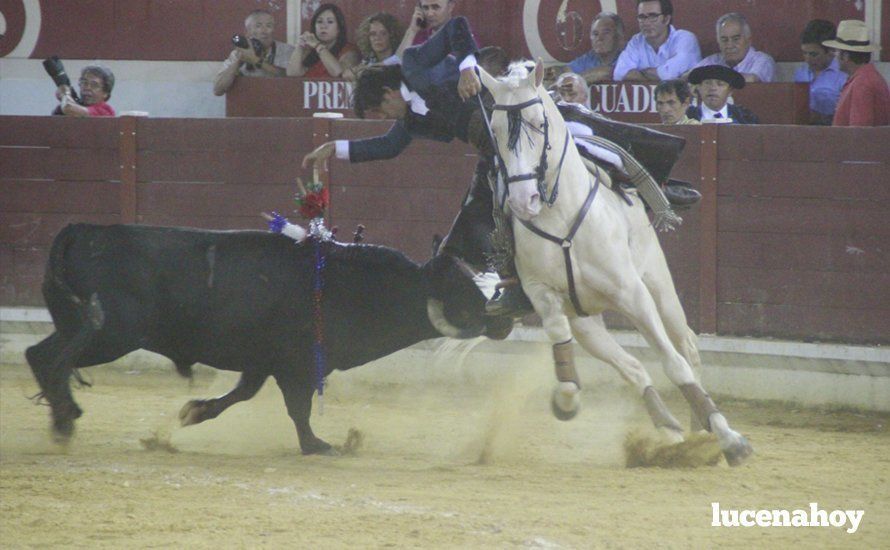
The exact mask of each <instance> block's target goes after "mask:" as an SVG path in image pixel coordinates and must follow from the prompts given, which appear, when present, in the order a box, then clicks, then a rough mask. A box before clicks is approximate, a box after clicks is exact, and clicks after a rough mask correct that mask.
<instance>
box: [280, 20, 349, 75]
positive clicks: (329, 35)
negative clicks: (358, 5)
mask: <svg viewBox="0 0 890 550" xmlns="http://www.w3.org/2000/svg"><path fill="white" fill-rule="evenodd" d="M311 28H312V32H304V33H303V34H302V35H301V36H300V38H299V39H298V40H297V45H298V47H297V49H296V50H294V53H293V55H292V56H291V58H290V62H289V63H288V64H287V75H288V76H303V77H309V78H319V77H329V76H333V77H335V78H337V77H340V76H341V75H342V74H343V71H345V70H346V69H350V68H352V67H353V66H355V65H357V64H358V62H359V52H358V48H356V47H355V46H354V45H353V44H350V43H349V42H347V41H346V18H345V17H344V16H343V12H342V11H341V10H340V8H338V7H337V6H335V5H334V4H322V5H321V6H319V7H318V10H316V12H315V15H313V16H312V23H311Z"/></svg>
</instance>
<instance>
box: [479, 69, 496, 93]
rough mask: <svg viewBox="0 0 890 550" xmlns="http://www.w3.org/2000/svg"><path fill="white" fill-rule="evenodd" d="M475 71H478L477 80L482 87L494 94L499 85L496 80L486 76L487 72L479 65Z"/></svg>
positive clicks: (488, 75)
mask: <svg viewBox="0 0 890 550" xmlns="http://www.w3.org/2000/svg"><path fill="white" fill-rule="evenodd" d="M476 69H478V71H479V79H480V80H481V81H482V85H483V86H485V87H486V88H488V91H489V92H491V93H492V94H494V90H495V88H496V87H497V85H498V84H499V82H498V80H497V79H496V78H495V77H493V76H491V75H490V74H488V71H486V70H485V69H483V68H482V66H481V65H477V66H476Z"/></svg>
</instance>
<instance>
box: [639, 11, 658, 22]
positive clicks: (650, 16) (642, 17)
mask: <svg viewBox="0 0 890 550" xmlns="http://www.w3.org/2000/svg"><path fill="white" fill-rule="evenodd" d="M662 15H664V14H663V13H640V14H637V21H641V22H642V21H655V20H656V19H658V18H659V17H661V16H662Z"/></svg>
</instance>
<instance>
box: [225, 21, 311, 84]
mask: <svg viewBox="0 0 890 550" xmlns="http://www.w3.org/2000/svg"><path fill="white" fill-rule="evenodd" d="M274 33H275V18H274V17H273V16H272V14H271V13H269V12H268V11H266V10H254V11H252V12H250V14H248V16H247V18H246V19H245V20H244V34H245V37H246V38H247V39H248V40H251V39H254V40H258V41H259V43H260V44H261V45H262V52H261V53H262V55H259V56H258V55H257V54H256V52H255V51H254V49H253V48H252V47H250V48H238V47H235V49H233V50H232V53H230V54H229V57H228V58H226V60H225V61H223V64H222V68H220V70H219V72H218V73H217V74H216V77H214V79H213V93H214V94H215V95H223V94H225V93H226V92H227V91H229V88H231V87H232V84H234V83H235V79H236V78H237V77H238V75H241V76H284V70H285V68H287V60H288V59H290V56H291V53H293V51H294V47H293V46H291V45H290V44H285V43H284V42H279V41H277V40H275V39H273V38H272V35H273V34H274Z"/></svg>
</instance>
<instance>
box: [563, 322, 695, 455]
mask: <svg viewBox="0 0 890 550" xmlns="http://www.w3.org/2000/svg"><path fill="white" fill-rule="evenodd" d="M571 324H572V332H573V333H574V335H575V338H576V339H577V340H578V343H579V344H581V346H582V347H583V348H584V349H585V350H587V351H588V352H589V353H590V354H591V355H593V356H594V357H596V358H597V359H599V360H601V361H603V362H605V363H608V364H609V365H612V367H614V368H615V370H617V371H618V373H619V374H620V375H621V377H622V378H624V379H625V380H626V381H627V382H628V383H629V384H630V385H631V386H633V387H634V389H636V390H637V392H639V394H640V396H642V398H643V401H644V402H645V403H646V411H647V412H648V413H649V417H650V418H651V419H652V423H653V424H655V427H656V428H657V429H658V430H659V431H660V432H661V433H662V434H663V435H664V436H665V437H666V438H667V439H668V440H669V441H671V442H674V443H679V442H680V441H682V440H683V428H682V426H680V423H679V422H678V421H677V419H676V418H674V416H673V415H672V414H671V412H670V410H668V408H667V406H666V405H665V404H664V402H663V401H662V400H661V396H660V395H659V394H658V391H657V390H656V389H655V386H653V385H652V379H651V378H650V377H649V373H648V372H646V368H645V367H644V366H643V364H642V363H640V361H639V360H638V359H637V358H636V357H634V356H633V355H631V354H629V353H627V351H625V350H624V348H622V347H621V346H620V345H619V344H618V342H616V341H615V339H614V338H613V337H612V335H611V334H609V332H608V330H606V325H605V323H604V322H603V317H602V315H596V316H591V317H578V318H575V319H572V321H571Z"/></svg>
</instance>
